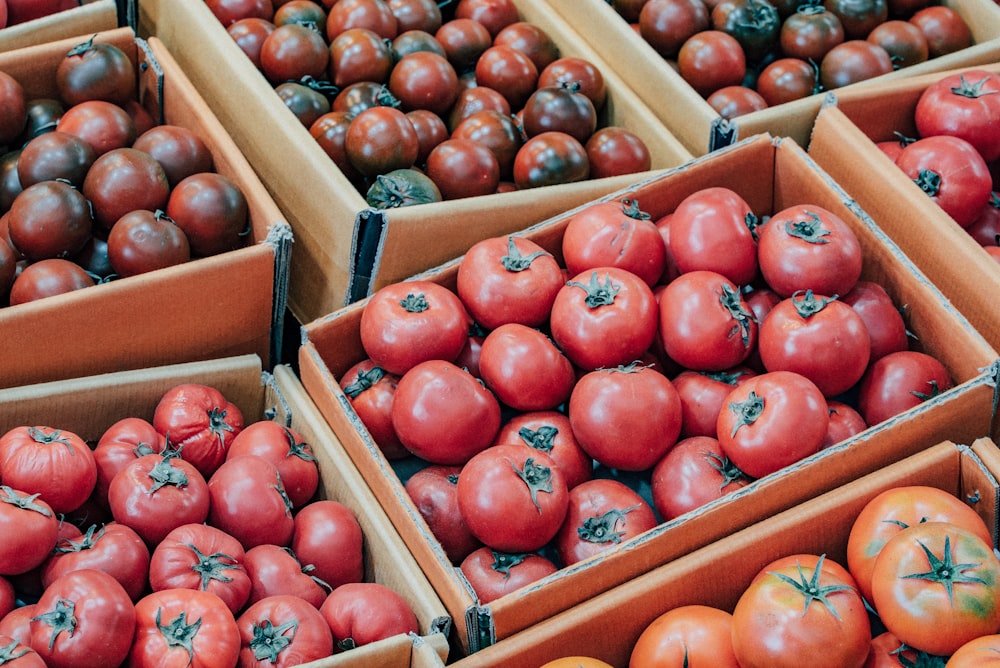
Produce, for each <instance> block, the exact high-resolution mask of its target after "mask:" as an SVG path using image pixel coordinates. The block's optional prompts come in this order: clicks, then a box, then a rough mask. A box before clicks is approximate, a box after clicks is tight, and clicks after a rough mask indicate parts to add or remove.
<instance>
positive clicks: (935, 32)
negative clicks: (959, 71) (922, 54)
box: [909, 5, 972, 58]
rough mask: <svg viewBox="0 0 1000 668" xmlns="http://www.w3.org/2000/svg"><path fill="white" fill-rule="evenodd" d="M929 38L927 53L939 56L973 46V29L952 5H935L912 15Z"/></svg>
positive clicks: (913, 20) (930, 55)
mask: <svg viewBox="0 0 1000 668" xmlns="http://www.w3.org/2000/svg"><path fill="white" fill-rule="evenodd" d="M909 20H910V23H913V24H914V25H916V26H917V27H918V28H920V32H922V33H924V37H926V38H927V53H928V56H929V57H930V58H937V57H938V56H943V55H946V54H949V53H954V52H955V51H960V50H962V49H967V48H969V47H970V46H972V31H971V30H970V28H969V26H968V24H966V22H965V19H963V18H962V15H961V14H959V13H958V12H957V11H955V9H953V8H952V7H948V6H946V5H934V6H931V7H924V8H923V9H920V10H919V11H917V12H916V13H914V14H913V16H911V17H910V19H909Z"/></svg>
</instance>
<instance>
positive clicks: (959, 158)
mask: <svg viewBox="0 0 1000 668" xmlns="http://www.w3.org/2000/svg"><path fill="white" fill-rule="evenodd" d="M896 166H897V167H899V168H900V169H902V170H903V173H904V174H906V176H907V177H908V178H910V179H912V180H913V182H914V183H916V184H917V185H918V186H919V187H920V189H921V190H923V191H924V192H925V193H926V194H927V196H928V197H930V198H931V201H932V202H934V203H935V204H937V205H938V206H940V207H941V208H942V209H943V210H944V212H945V213H947V214H948V215H949V216H951V217H952V218H954V219H955V222H956V223H958V224H959V225H960V226H962V227H968V226H969V225H971V224H972V223H973V222H975V220H976V218H978V217H979V215H980V214H981V213H982V212H983V209H984V208H985V207H986V206H987V205H988V203H989V200H990V195H991V193H992V192H993V179H992V177H991V176H990V170H989V166H988V165H987V164H986V161H985V160H984V159H983V157H982V156H981V155H980V154H979V151H978V150H976V148H975V147H974V146H973V145H972V144H970V143H969V142H967V141H966V140H964V139H961V138H960V137H953V136H951V135H934V136H931V137H924V138H922V139H918V140H917V141H915V142H913V143H912V144H910V145H909V146H907V147H906V148H904V149H903V151H902V152H901V153H900V154H899V156H898V157H897V158H896Z"/></svg>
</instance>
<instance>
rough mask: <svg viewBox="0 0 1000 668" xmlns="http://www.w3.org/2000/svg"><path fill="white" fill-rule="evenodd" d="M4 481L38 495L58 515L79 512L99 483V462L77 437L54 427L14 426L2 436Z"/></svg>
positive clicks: (0, 455)
mask: <svg viewBox="0 0 1000 668" xmlns="http://www.w3.org/2000/svg"><path fill="white" fill-rule="evenodd" d="M0 479H2V480H3V484H4V485H6V486H7V487H13V488H14V489H18V490H21V491H24V492H27V493H29V494H38V495H39V498H40V499H41V500H42V501H44V502H46V503H47V504H48V505H49V506H50V507H51V508H52V510H53V511H54V512H57V513H67V512H70V511H73V510H76V509H77V508H79V507H80V506H82V505H83V503H84V502H85V501H86V500H87V498H88V497H90V493H91V492H92V491H94V486H95V485H96V484H97V462H96V461H95V460H94V453H93V452H92V451H91V450H90V448H89V447H88V446H87V444H86V442H84V440H83V439H82V438H80V437H79V436H77V435H76V434H74V433H73V432H70V431H65V430H62V429H52V428H51V427H14V428H13V429H11V430H10V431H8V432H7V433H5V434H4V435H3V436H0Z"/></svg>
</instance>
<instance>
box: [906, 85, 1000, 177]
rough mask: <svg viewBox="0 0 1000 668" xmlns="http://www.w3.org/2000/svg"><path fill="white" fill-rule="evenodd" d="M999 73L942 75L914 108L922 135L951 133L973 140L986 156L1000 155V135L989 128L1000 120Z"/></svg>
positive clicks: (926, 89)
mask: <svg viewBox="0 0 1000 668" xmlns="http://www.w3.org/2000/svg"><path fill="white" fill-rule="evenodd" d="M998 93H1000V77H998V76H997V75H995V74H993V73H991V72H986V71H984V70H976V69H971V70H966V71H964V72H959V73H958V74H953V75H950V76H946V77H941V78H940V79H938V80H937V81H936V82H934V83H932V84H931V85H929V86H928V87H927V88H925V89H924V92H923V93H921V95H920V98H919V99H918V100H917V105H916V107H915V108H914V111H913V117H914V122H915V123H916V128H917V132H918V133H919V134H920V136H921V137H930V136H933V135H951V136H954V137H960V138H962V139H964V140H966V141H967V142H969V143H970V144H972V145H973V146H974V147H975V148H976V150H977V151H979V153H980V155H982V156H983V159H984V160H986V161H987V162H992V161H993V160H996V159H997V158H1000V138H998V137H997V136H996V133H995V132H991V131H990V130H989V128H990V127H992V126H994V125H995V124H996V123H997V122H1000V120H998V119H1000V96H998Z"/></svg>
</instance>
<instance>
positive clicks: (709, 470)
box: [650, 436, 750, 521]
mask: <svg viewBox="0 0 1000 668" xmlns="http://www.w3.org/2000/svg"><path fill="white" fill-rule="evenodd" d="M650 484H651V486H652V496H653V506H654V507H655V508H656V511H657V512H658V513H660V516H661V517H662V518H663V520H664V521H668V520H672V519H674V518H675V517H679V516H681V515H683V514H684V513H686V512H689V511H691V510H694V509H696V508H700V507H701V506H703V505H705V504H706V503H708V502H710V501H714V500H716V499H719V498H721V497H722V496H724V495H726V494H728V493H730V492H734V491H736V490H737V489H740V488H741V487H746V486H747V485H748V484H750V479H749V478H748V477H747V476H746V474H744V473H743V472H742V471H740V470H739V469H738V468H736V466H734V465H733V463H732V462H731V461H729V458H728V457H727V456H726V454H725V453H724V452H723V451H722V447H721V446H720V445H719V441H718V439H716V438H715V437H714V436H690V437H688V438H685V439H682V440H680V441H677V443H676V444H675V445H674V447H672V448H671V449H670V451H669V452H668V453H667V454H666V455H665V456H664V457H663V459H661V460H660V461H659V462H657V464H656V466H655V467H654V468H653V472H652V475H651V480H650Z"/></svg>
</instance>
